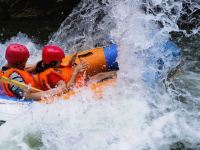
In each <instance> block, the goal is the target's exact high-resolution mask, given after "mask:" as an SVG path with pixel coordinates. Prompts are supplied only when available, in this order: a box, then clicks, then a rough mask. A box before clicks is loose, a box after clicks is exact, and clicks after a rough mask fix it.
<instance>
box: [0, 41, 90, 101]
mask: <svg viewBox="0 0 200 150" xmlns="http://www.w3.org/2000/svg"><path fill="white" fill-rule="evenodd" d="M29 56H30V54H29V51H28V49H27V48H26V47H25V46H24V45H21V44H10V45H9V46H8V47H7V49H6V54H5V57H6V60H7V65H6V66H3V67H2V72H3V75H4V76H5V77H8V78H10V79H11V80H16V81H18V82H21V83H24V84H28V85H30V86H32V87H37V86H36V84H35V80H34V78H33V76H32V74H30V73H29V72H27V71H25V65H26V62H27V60H28V58H29ZM59 59H61V58H59ZM86 67H87V66H86V65H85V64H80V65H78V66H76V67H75V69H74V74H75V76H74V78H73V77H72V78H71V79H69V82H71V83H73V82H74V80H75V78H76V75H77V74H78V73H79V72H81V71H85V69H86ZM57 84H58V86H57V87H54V88H53V89H49V90H47V91H42V92H37V93H32V92H30V91H29V90H28V89H27V90H22V89H20V88H19V87H16V86H14V85H10V84H5V83H2V84H1V86H2V90H3V91H4V93H5V94H6V95H8V96H11V97H17V98H23V97H25V98H27V99H34V100H40V99H41V98H42V97H44V96H45V95H49V94H51V95H52V94H54V95H59V94H62V93H63V91H67V90H68V87H69V85H68V84H65V83H63V82H57ZM70 86H71V85H70Z"/></svg>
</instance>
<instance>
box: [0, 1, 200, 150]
mask: <svg viewBox="0 0 200 150" xmlns="http://www.w3.org/2000/svg"><path fill="white" fill-rule="evenodd" d="M144 5H145V8H148V9H147V10H148V11H146V13H145V12H144V11H143V9H141V6H144ZM158 6H159V7H158ZM152 8H157V9H155V10H153V9H152ZM159 8H160V9H159ZM150 10H151V11H150ZM171 10H174V11H171ZM152 11H153V12H152ZM181 12H182V2H181V1H175V0H170V1H166V0H152V1H146V2H145V1H143V2H141V1H139V0H124V1H123V2H122V1H120V0H113V1H111V0H103V1H97V0H94V1H90V0H87V1H82V3H81V4H80V5H79V6H78V7H77V8H76V9H75V10H74V11H73V13H72V14H71V15H70V16H69V18H67V19H66V20H65V21H64V22H63V24H62V25H61V27H60V29H59V30H58V32H56V33H55V34H54V35H53V37H52V39H51V40H50V42H49V43H54V44H58V45H60V46H62V47H63V48H65V49H67V50H68V52H74V51H77V50H83V49H88V48H92V47H94V46H102V45H104V44H108V43H112V42H115V43H117V44H118V46H119V57H118V62H119V67H120V70H119V72H118V79H117V85H116V87H108V88H107V89H106V91H105V93H104V96H103V99H102V101H95V100H94V98H93V96H92V93H91V91H89V90H88V89H85V90H83V91H82V92H81V93H80V94H78V95H76V96H75V97H72V98H71V99H70V100H69V101H62V99H61V101H57V102H55V103H54V104H51V105H43V104H38V103H35V104H33V105H31V106H30V107H29V109H28V110H27V109H25V108H23V107H22V106H18V107H19V108H21V109H22V110H26V111H25V113H24V114H23V115H19V116H17V119H14V120H10V121H8V122H7V123H6V124H5V125H2V126H1V127H0V130H1V133H2V134H1V135H0V141H1V142H0V143H1V144H0V148H1V149H5V148H7V147H8V146H9V148H10V149H31V147H30V145H31V143H30V140H27V137H28V139H31V137H32V136H33V137H34V138H36V141H39V142H38V144H35V145H34V146H35V148H36V149H37V148H38V149H70V150H71V149H81V150H83V149H87V150H88V149H101V150H102V149H109V150H110V149H119V150H121V149H127V150H129V149H170V148H174V147H176V146H177V145H178V146H180V145H181V146H182V147H190V148H196V149H198V148H199V147H198V143H199V139H200V137H199V133H198V132H197V131H198V130H199V113H198V106H199V96H198V94H197V93H196V92H195V90H197V91H198V89H199V87H198V86H197V85H196V86H192V87H193V89H192V90H191V91H190V90H188V89H187V88H185V87H181V85H180V83H181V81H182V77H179V78H177V81H176V82H172V83H171V84H172V85H174V88H169V89H170V90H168V91H166V87H165V85H164V84H163V83H158V84H157V85H156V86H154V87H153V88H152V87H150V86H146V85H145V84H144V82H143V80H142V75H143V73H144V72H146V71H147V68H146V67H145V65H146V57H145V58H144V57H138V53H142V54H144V55H146V56H149V55H148V54H149V53H147V52H149V51H148V49H149V48H151V47H156V48H155V49H152V53H153V54H155V57H156V58H157V57H161V58H164V57H165V55H162V53H159V50H160V49H159V46H160V45H161V44H163V43H165V42H166V41H168V40H169V38H170V34H169V33H170V32H172V31H181V30H180V29H179V27H178V26H177V21H178V19H179V18H180V15H181ZM86 27H87V28H86ZM23 39H24V38H23V37H20V36H19V41H20V42H25V41H23ZM28 41H29V40H28ZM2 46H4V45H2ZM5 46H6V45H5ZM148 69H149V68H148ZM152 69H156V68H152ZM185 77H191V78H192V79H193V80H194V81H193V82H192V80H191V78H189V81H190V83H191V82H192V83H191V84H195V82H196V81H198V80H197V79H198V74H192V75H191V74H189V75H187V74H185V75H183V78H184V80H183V82H182V83H183V86H185V85H184V84H185ZM164 78H166V76H164V77H163V79H164ZM177 82H180V83H177ZM178 84H179V85H180V86H178ZM187 86H188V84H187ZM189 87H190V86H189ZM179 88H180V89H179ZM194 88H195V89H194ZM191 92H194V93H195V94H197V95H195V94H194V93H191ZM184 94H185V95H187V96H186V102H187V103H184V102H183V101H182V100H180V99H177V97H178V96H183V95H184ZM188 97H189V98H188ZM179 98H180V97H179ZM190 99H193V101H190ZM189 102H190V103H189ZM194 106H195V107H194ZM191 120H193V121H192V122H191ZM178 142H179V143H178ZM174 143H176V144H177V143H178V144H177V145H173V144H174ZM180 143H181V144H180ZM183 143H184V144H183ZM171 145H173V146H171ZM178 146H177V147H178Z"/></svg>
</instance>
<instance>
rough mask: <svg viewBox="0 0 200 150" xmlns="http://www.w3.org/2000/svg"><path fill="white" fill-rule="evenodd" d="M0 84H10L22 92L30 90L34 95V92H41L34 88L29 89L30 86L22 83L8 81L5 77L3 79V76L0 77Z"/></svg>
mask: <svg viewBox="0 0 200 150" xmlns="http://www.w3.org/2000/svg"><path fill="white" fill-rule="evenodd" d="M0 82H3V83H8V84H12V85H14V86H17V87H19V88H21V89H23V90H30V91H31V92H34V93H36V92H42V90H39V89H37V88H34V87H31V86H29V85H26V84H24V83H20V82H18V81H15V80H11V79H9V78H7V77H4V76H1V77H0Z"/></svg>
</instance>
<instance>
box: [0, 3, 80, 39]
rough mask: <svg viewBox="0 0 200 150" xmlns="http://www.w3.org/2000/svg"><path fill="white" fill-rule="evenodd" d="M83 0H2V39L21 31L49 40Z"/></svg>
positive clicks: (31, 36) (0, 15)
mask: <svg viewBox="0 0 200 150" xmlns="http://www.w3.org/2000/svg"><path fill="white" fill-rule="evenodd" d="M80 1H81V0H0V41H1V42H3V41H5V40H7V39H9V38H10V37H13V36H16V35H17V34H18V33H19V32H22V33H25V34H27V35H28V36H29V37H30V38H33V39H36V40H39V41H40V42H47V41H48V39H49V36H51V33H53V32H55V31H57V29H58V28H59V26H60V24H61V23H62V22H63V20H64V19H65V18H66V17H67V16H68V15H69V14H70V13H71V12H72V10H73V9H74V7H76V6H77V5H78V3H79V2H80Z"/></svg>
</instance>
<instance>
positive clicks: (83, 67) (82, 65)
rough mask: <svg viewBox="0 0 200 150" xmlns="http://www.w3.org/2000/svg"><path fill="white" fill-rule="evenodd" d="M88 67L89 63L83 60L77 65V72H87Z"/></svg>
mask: <svg viewBox="0 0 200 150" xmlns="http://www.w3.org/2000/svg"><path fill="white" fill-rule="evenodd" d="M87 68H88V64H87V63H86V62H85V61H82V62H81V63H80V64H79V65H77V66H76V67H75V71H76V72H85V71H86V70H87Z"/></svg>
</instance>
